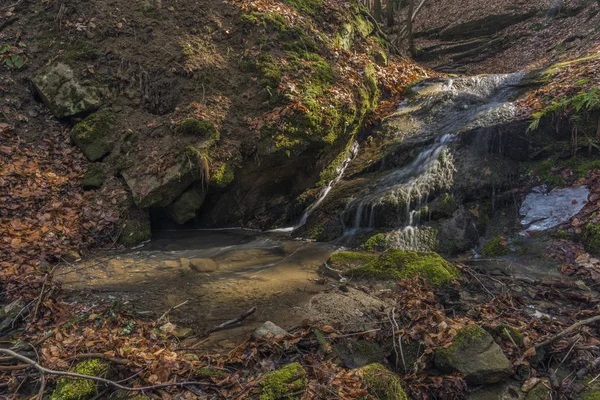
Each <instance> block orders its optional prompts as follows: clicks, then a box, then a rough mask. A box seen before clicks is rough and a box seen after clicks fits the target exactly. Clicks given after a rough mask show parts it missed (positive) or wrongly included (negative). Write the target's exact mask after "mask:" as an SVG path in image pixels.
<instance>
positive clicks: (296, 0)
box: [284, 0, 323, 15]
mask: <svg viewBox="0 0 600 400" xmlns="http://www.w3.org/2000/svg"><path fill="white" fill-rule="evenodd" d="M284 1H285V2H286V3H288V4H289V5H290V6H292V7H294V8H295V9H296V10H298V11H301V12H305V13H307V14H309V15H316V14H317V13H318V12H319V11H321V10H322V9H323V0H284Z"/></svg>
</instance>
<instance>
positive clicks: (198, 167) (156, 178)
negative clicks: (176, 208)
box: [122, 149, 208, 208]
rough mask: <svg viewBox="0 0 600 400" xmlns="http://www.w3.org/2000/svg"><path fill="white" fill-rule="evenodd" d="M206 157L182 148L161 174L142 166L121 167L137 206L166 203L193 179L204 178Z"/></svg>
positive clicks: (166, 204)
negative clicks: (124, 169) (176, 160)
mask: <svg viewBox="0 0 600 400" xmlns="http://www.w3.org/2000/svg"><path fill="white" fill-rule="evenodd" d="M207 173H208V164H207V162H206V158H205V157H203V156H202V155H201V154H200V153H198V152H197V151H194V150H193V149H190V150H189V151H188V149H186V150H185V151H184V153H183V154H182V155H181V156H180V158H179V162H177V163H175V164H174V165H172V166H170V167H168V168H166V170H164V172H162V174H148V173H147V172H146V169H145V168H140V167H139V166H134V167H133V168H131V169H128V170H127V171H123V173H122V175H123V177H124V178H125V182H126V183H127V186H129V188H130V189H131V192H132V194H133V199H134V200H135V202H136V204H137V205H138V206H139V207H142V208H147V207H166V206H168V205H169V204H171V203H172V202H173V201H174V200H175V199H177V198H178V197H179V196H181V195H182V194H183V192H185V191H186V190H187V189H188V188H189V187H190V185H192V184H193V183H194V182H202V181H205V180H206V177H207Z"/></svg>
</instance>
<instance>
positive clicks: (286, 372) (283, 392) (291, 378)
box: [260, 362, 306, 400]
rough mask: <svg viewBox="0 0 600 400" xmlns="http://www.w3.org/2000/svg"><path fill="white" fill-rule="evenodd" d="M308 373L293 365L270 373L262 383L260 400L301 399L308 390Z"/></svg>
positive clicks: (296, 364)
mask: <svg viewBox="0 0 600 400" xmlns="http://www.w3.org/2000/svg"><path fill="white" fill-rule="evenodd" d="M305 376H306V371H305V370H304V368H303V367H302V365H300V363H297V362H295V363H292V364H289V365H286V366H285V367H283V368H280V369H278V370H276V371H272V372H269V373H268V374H266V375H265V377H264V378H263V379H262V381H261V382H260V387H261V394H260V400H277V399H290V400H291V399H299V398H301V397H302V394H303V393H304V391H305V390H306V378H305Z"/></svg>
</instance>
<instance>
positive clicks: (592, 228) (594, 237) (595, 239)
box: [581, 222, 600, 255]
mask: <svg viewBox="0 0 600 400" xmlns="http://www.w3.org/2000/svg"><path fill="white" fill-rule="evenodd" d="M581 241H582V243H583V245H584V246H585V249H586V250H587V251H589V252H590V253H592V254H594V255H600V225H599V224H597V223H594V222H588V223H587V224H585V225H584V226H583V228H582V232H581Z"/></svg>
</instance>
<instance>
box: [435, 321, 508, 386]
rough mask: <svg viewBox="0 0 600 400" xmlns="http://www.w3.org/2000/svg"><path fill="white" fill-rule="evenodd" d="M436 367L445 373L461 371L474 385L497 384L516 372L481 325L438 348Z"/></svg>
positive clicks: (471, 327) (468, 329)
mask: <svg viewBox="0 0 600 400" xmlns="http://www.w3.org/2000/svg"><path fill="white" fill-rule="evenodd" d="M435 366H436V367H437V368H438V369H439V370H441V371H442V372H445V373H452V372H460V373H461V374H463V375H464V377H465V380H466V381H467V383H471V384H488V383H497V382H500V381H503V380H504V379H506V378H508V377H509V376H510V375H511V374H512V368H511V364H510V362H509V361H508V358H506V355H504V353H503V352H502V349H501V348H500V346H498V345H497V344H496V342H494V339H493V338H492V336H491V335H490V334H489V333H488V332H486V331H485V329H483V328H481V327H480V326H478V325H470V326H468V327H466V328H463V329H461V330H460V331H459V332H458V334H457V335H456V337H455V338H454V340H453V341H452V343H451V345H450V346H449V347H446V348H438V349H437V350H436V352H435Z"/></svg>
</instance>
